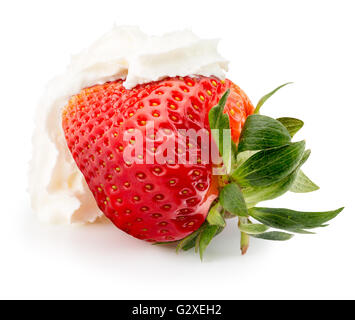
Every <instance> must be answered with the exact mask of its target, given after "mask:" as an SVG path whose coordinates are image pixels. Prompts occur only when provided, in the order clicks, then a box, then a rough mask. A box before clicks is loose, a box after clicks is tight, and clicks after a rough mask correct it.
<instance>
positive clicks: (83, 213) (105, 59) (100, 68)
mask: <svg viewBox="0 0 355 320" xmlns="http://www.w3.org/2000/svg"><path fill="white" fill-rule="evenodd" d="M217 45H218V40H206V39H200V38H199V37H197V36H196V35H195V34H193V33H192V32H191V31H188V30H186V31H179V32H173V33H169V34H166V35H163V36H148V35H146V34H145V33H143V32H142V31H141V30H140V29H139V28H137V27H114V28H113V29H112V30H111V31H110V32H108V33H107V34H105V35H104V36H103V37H101V38H100V39H99V40H97V41H96V42H94V43H93V44H92V45H91V46H90V47H89V48H88V49H86V50H84V51H83V52H81V53H80V54H78V55H76V56H74V57H73V58H72V61H71V63H70V65H69V66H68V69H67V70H66V72H65V73H64V74H63V75H61V76H58V77H56V78H54V79H53V80H52V81H51V82H49V84H48V86H47V88H46V92H45V94H44V96H43V97H42V99H41V101H40V104H39V106H38V110H37V115H36V128H35V132H34V136H33V157H32V160H31V163H30V172H29V193H30V196H31V204H32V207H33V210H34V211H35V212H36V213H37V215H38V217H39V219H40V220H41V221H45V222H51V223H86V222H94V221H96V220H97V219H98V218H99V217H102V215H103V214H102V212H101V211H100V210H99V208H98V207H97V205H96V202H95V199H94V197H93V195H92V194H91V192H90V190H89V188H88V186H87V184H86V182H85V179H84V177H83V175H82V174H81V172H80V171H79V169H78V168H77V166H76V164H75V162H74V160H73V158H72V156H71V154H70V152H69V149H68V147H67V145H66V141H65V137H64V133H63V130H62V123H61V121H62V119H61V113H62V109H63V107H64V106H65V105H66V104H67V102H68V100H69V98H70V97H71V96H72V95H75V94H77V93H79V92H80V90H81V89H83V88H85V87H89V86H92V85H95V84H102V83H105V82H107V81H113V80H117V79H125V82H124V86H125V87H126V88H127V89H131V88H133V87H135V86H136V85H137V84H142V83H148V82H151V81H157V80H160V79H163V78H165V77H168V76H169V77H174V76H187V75H190V76H193V75H203V76H216V77H218V78H221V79H223V78H224V77H225V71H227V69H228V62H227V61H226V60H225V59H224V58H223V57H221V55H220V54H219V53H218V51H217Z"/></svg>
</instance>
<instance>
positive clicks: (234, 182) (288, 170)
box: [176, 83, 343, 260]
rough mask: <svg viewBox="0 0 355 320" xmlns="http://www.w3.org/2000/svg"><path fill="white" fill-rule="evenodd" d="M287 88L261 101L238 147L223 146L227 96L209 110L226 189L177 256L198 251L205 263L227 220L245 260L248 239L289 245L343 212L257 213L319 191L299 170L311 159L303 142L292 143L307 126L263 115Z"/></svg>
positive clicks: (222, 187) (274, 210) (272, 210)
mask: <svg viewBox="0 0 355 320" xmlns="http://www.w3.org/2000/svg"><path fill="white" fill-rule="evenodd" d="M287 84H289V83H286V84H284V85H282V86H280V87H278V88H276V89H275V90H273V91H272V92H270V93H269V94H267V95H265V96H264V97H262V98H261V99H260V101H259V102H258V104H257V107H256V109H255V113H254V114H253V115H251V116H249V117H248V118H247V120H246V122H245V125H244V127H243V130H242V132H241V135H240V140H239V144H238V147H237V146H236V145H235V144H234V143H233V142H231V141H228V143H225V141H223V134H222V133H223V131H224V130H226V129H229V128H230V124H229V117H228V115H226V114H224V107H225V104H226V101H227V98H228V95H229V90H228V91H227V92H226V93H225V94H224V95H223V97H222V98H221V99H220V101H219V103H218V105H217V106H215V107H214V108H212V109H211V111H210V113H209V122H210V127H211V131H212V137H213V139H214V141H215V143H216V144H217V145H218V148H219V152H220V155H221V156H222V159H223V165H224V169H225V171H224V172H225V173H226V174H225V175H224V176H223V177H222V179H220V180H221V181H223V183H221V185H220V194H219V197H218V199H216V200H215V202H214V203H213V204H212V206H211V208H210V211H209V213H208V216H207V219H206V221H205V223H204V224H203V225H202V226H201V227H200V229H198V230H197V231H195V232H194V233H192V234H191V235H189V236H188V237H186V238H185V239H183V240H181V241H180V242H178V243H177V248H176V250H177V252H179V251H180V250H184V251H187V250H189V249H192V248H195V250H196V252H198V251H199V252H200V257H201V260H202V259H203V255H204V252H205V250H206V248H207V246H208V245H209V243H210V242H211V240H212V239H213V238H214V237H215V236H217V235H218V234H219V233H220V232H222V231H223V229H224V227H225V226H226V219H227V218H231V217H236V218H238V227H239V230H240V233H241V246H240V248H241V251H242V254H244V253H246V251H247V249H248V247H249V238H250V237H254V238H258V239H264V240H274V241H285V240H289V239H291V238H292V237H293V236H294V233H302V234H311V233H313V232H311V231H309V230H312V229H314V228H318V227H324V226H326V225H325V223H326V222H328V221H329V220H331V219H333V218H335V217H336V216H337V215H338V214H339V213H340V212H341V211H342V210H343V208H340V209H337V210H334V211H327V212H301V211H295V210H290V209H283V208H262V207H256V205H257V204H258V203H259V202H262V201H265V200H271V199H275V198H277V197H279V196H281V195H283V194H284V193H286V192H287V191H291V192H294V193H306V192H312V191H316V190H318V189H319V187H318V186H317V185H316V184H315V183H314V182H312V181H311V180H310V179H309V178H308V177H307V176H306V175H305V173H304V172H303V171H302V170H301V167H302V165H303V164H304V163H305V162H306V161H307V159H308V158H309V156H310V150H307V149H306V144H305V141H299V142H293V141H292V138H293V137H294V135H295V134H296V133H297V132H298V131H299V130H300V129H301V128H302V127H303V122H302V121H301V120H298V119H295V118H289V117H283V118H278V119H273V118H270V117H267V116H264V115H260V114H259V112H260V108H261V106H262V105H263V104H264V103H265V101H266V100H268V99H269V98H270V97H271V96H272V95H273V94H274V93H275V92H277V91H278V90H279V89H281V88H282V87H284V86H286V85H287ZM224 139H225V135H224ZM229 139H231V138H230V137H228V140H229ZM226 146H231V147H229V148H227V147H226ZM252 219H254V220H255V222H253V221H252ZM270 229H276V230H270ZM279 230H281V231H279ZM285 231H286V232H285Z"/></svg>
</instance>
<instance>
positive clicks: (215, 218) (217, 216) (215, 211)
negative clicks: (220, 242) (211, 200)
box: [207, 202, 226, 227]
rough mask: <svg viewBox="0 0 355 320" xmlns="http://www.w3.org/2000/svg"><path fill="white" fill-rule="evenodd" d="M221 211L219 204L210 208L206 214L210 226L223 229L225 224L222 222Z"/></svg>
mask: <svg viewBox="0 0 355 320" xmlns="http://www.w3.org/2000/svg"><path fill="white" fill-rule="evenodd" d="M221 211H223V207H222V206H221V204H220V203H219V202H218V203H216V204H215V205H214V206H212V208H211V209H210V211H209V212H208V216H207V222H208V223H209V224H210V225H212V226H220V227H225V226H226V222H225V221H224V218H223V216H222V214H221Z"/></svg>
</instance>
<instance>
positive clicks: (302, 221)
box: [249, 207, 344, 233]
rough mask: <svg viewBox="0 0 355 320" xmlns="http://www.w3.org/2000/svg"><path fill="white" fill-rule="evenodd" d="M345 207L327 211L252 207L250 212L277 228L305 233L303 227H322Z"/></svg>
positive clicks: (259, 219) (251, 214)
mask: <svg viewBox="0 0 355 320" xmlns="http://www.w3.org/2000/svg"><path fill="white" fill-rule="evenodd" d="M343 209H344V208H340V209H337V210H334V211H326V212H301V211H294V210H290V209H278V208H256V207H255V208H251V209H249V214H250V216H252V217H253V218H254V219H256V220H258V221H259V222H261V223H263V224H265V225H267V226H269V227H273V228H276V229H282V230H286V231H291V232H296V233H304V232H307V231H305V230H303V229H313V228H317V227H322V226H323V224H324V223H325V222H327V221H329V220H331V219H333V218H335V217H336V216H337V215H338V214H339V213H340V212H341V211H342V210H343Z"/></svg>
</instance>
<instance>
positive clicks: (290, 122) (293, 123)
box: [277, 117, 304, 137]
mask: <svg viewBox="0 0 355 320" xmlns="http://www.w3.org/2000/svg"><path fill="white" fill-rule="evenodd" d="M277 121H280V122H281V123H282V124H283V126H284V127H285V128H286V129H287V131H288V132H289V133H290V135H291V137H293V136H294V135H295V134H296V133H297V132H298V131H299V130H300V129H301V128H302V127H303V125H304V122H303V121H302V120H299V119H296V118H287V117H285V118H278V119H277Z"/></svg>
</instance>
